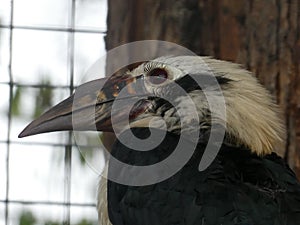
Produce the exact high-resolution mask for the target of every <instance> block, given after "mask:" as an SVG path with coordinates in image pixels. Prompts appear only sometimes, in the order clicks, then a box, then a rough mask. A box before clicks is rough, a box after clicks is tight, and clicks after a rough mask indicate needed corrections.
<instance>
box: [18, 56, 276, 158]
mask: <svg viewBox="0 0 300 225" xmlns="http://www.w3.org/2000/svg"><path fill="white" fill-rule="evenodd" d="M211 76H213V78H209V77H211ZM197 78H200V79H197ZM208 96H212V98H211V99H218V98H219V97H220V96H221V97H222V98H224V100H225V101H224V106H222V107H223V108H224V111H223V113H218V112H216V113H215V114H214V115H215V116H214V117H212V110H211V107H210V103H209V101H208ZM170 99H171V100H170ZM190 100H191V101H192V103H193V104H190V103H191V101H190ZM216 101H217V100H216ZM190 105H193V106H192V108H190ZM178 109H181V111H183V112H185V113H183V114H182V113H181V114H180V113H178ZM195 110H196V113H197V115H196V117H195V116H194V111H195ZM191 111H193V113H192V114H191V113H189V112H191ZM221 111H222V110H221ZM277 112H278V109H277V107H276V105H275V104H274V103H273V101H272V99H271V97H270V95H269V93H268V92H267V91H266V89H265V88H263V87H262V86H261V85H260V84H259V83H258V81H257V80H256V78H254V77H253V76H252V75H251V74H250V72H248V71H246V70H244V69H242V68H241V67H240V66H239V65H236V64H233V63H230V62H225V61H219V60H215V59H211V58H209V57H199V56H174V57H172V56H169V57H160V58H157V59H155V60H152V61H148V62H144V63H143V64H141V65H139V66H138V67H137V68H135V69H133V70H132V71H128V72H126V73H125V74H123V75H122V76H120V75H113V76H111V77H109V78H103V79H99V80H94V81H91V82H88V83H85V84H83V85H81V86H79V87H78V88H77V89H76V91H75V93H74V94H73V95H71V96H70V97H69V98H67V99H65V100H64V101H62V102H61V103H59V104H57V105H56V106H54V107H53V108H51V109H50V110H49V111H47V112H45V113H44V114H43V115H42V116H40V117H39V118H37V119H36V120H34V121H33V122H32V123H30V124H29V125H28V126H27V127H26V128H25V129H24V130H23V131H22V132H21V133H20V135H19V137H25V136H29V135H34V134H39V133H45V132H52V131H61V130H97V131H106V132H113V131H115V132H120V131H122V130H124V129H127V128H129V127H155V128H162V129H167V130H168V131H170V132H173V133H180V132H182V131H188V132H189V129H191V127H193V125H194V124H195V123H197V125H199V129H200V135H202V134H205V133H206V131H208V130H209V129H210V128H211V124H212V121H213V122H215V123H218V124H220V125H221V126H223V127H226V133H225V139H224V142H226V143H228V144H231V145H234V146H240V145H242V146H245V147H247V148H249V149H250V150H251V151H252V152H254V153H256V154H258V155H263V154H267V153H270V152H271V151H272V149H273V148H274V147H275V146H276V145H277V143H278V142H279V141H280V140H281V134H282V124H281V121H280V120H279V118H278V115H277ZM221 114H222V115H221ZM224 114H225V115H224ZM163 121H164V122H163ZM182 121H184V122H182ZM205 138H207V137H206V135H202V137H201V140H202V141H203V139H204V141H205Z"/></svg>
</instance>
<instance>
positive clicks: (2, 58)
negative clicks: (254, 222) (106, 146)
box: [0, 0, 107, 225]
mask: <svg viewBox="0 0 300 225" xmlns="http://www.w3.org/2000/svg"><path fill="white" fill-rule="evenodd" d="M106 15H107V2H106V1H105V0H100V1H99V0H78V1H72V0H63V1H61V0H39V1H36V0H28V1H23V0H13V1H11V0H1V2H0V24H1V25H0V96H1V101H0V127H1V129H0V224H1V225H2V224H3V225H4V224H5V225H7V224H22V225H35V224H47V225H51V224H53V225H54V224H63V223H65V224H78V225H79V224H81V225H88V224H97V222H96V221H97V213H96V210H95V203H96V190H97V186H98V176H99V174H98V173H97V172H96V171H94V170H92V169H91V168H90V167H89V166H88V165H87V164H86V163H85V161H84V160H83V157H82V155H81V153H80V152H79V151H78V150H77V146H76V145H75V144H74V141H73V138H72V135H71V134H69V133H67V132H61V133H53V134H45V135H41V136H35V137H29V138H25V139H18V133H20V131H21V130H22V129H23V128H24V127H25V126H26V125H27V124H28V123H29V122H30V121H31V120H33V119H34V118H36V117H37V116H38V115H40V114H41V113H42V112H43V111H45V110H46V109H48V108H49V107H50V106H52V105H53V104H55V103H57V102H59V101H60V100H62V99H64V98H65V97H67V96H69V95H70V93H72V92H73V89H74V88H76V86H77V85H78V84H79V82H80V81H81V78H82V76H83V74H84V73H85V72H86V71H87V70H88V69H89V67H90V66H91V65H92V64H93V63H94V62H95V61H96V60H97V59H98V58H99V57H100V56H101V55H103V54H105V44H104V35H105V33H106ZM102 75H103V73H102ZM99 76H100V75H99ZM89 143H90V144H91V142H89ZM87 148H88V147H87ZM82 152H83V151H82ZM87 153H88V154H90V155H92V154H93V151H92V150H91V151H87ZM86 157H88V156H86Z"/></svg>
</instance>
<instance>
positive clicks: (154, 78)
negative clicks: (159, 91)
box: [148, 68, 168, 84]
mask: <svg viewBox="0 0 300 225" xmlns="http://www.w3.org/2000/svg"><path fill="white" fill-rule="evenodd" d="M148 77H149V81H150V82H151V83H152V84H161V83H163V82H165V81H166V80H167V79H168V72H167V71H166V70H164V69H161V68H156V69H153V70H151V71H150V72H149V74H148Z"/></svg>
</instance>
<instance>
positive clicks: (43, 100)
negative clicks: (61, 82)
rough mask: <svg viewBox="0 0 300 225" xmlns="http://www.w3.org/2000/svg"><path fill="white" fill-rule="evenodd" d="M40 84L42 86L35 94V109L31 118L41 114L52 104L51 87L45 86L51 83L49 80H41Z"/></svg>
mask: <svg viewBox="0 0 300 225" xmlns="http://www.w3.org/2000/svg"><path fill="white" fill-rule="evenodd" d="M40 84H41V85H42V86H43V87H41V88H40V89H39V91H38V92H37V94H36V96H35V110H34V114H33V118H36V117H38V116H39V115H41V114H42V113H43V112H44V111H45V110H46V109H47V108H49V107H50V106H51V105H52V95H53V93H52V88H50V87H47V86H49V85H50V84H51V83H50V80H48V79H46V80H42V81H41V83H40Z"/></svg>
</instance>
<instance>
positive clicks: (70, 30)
mask: <svg viewBox="0 0 300 225" xmlns="http://www.w3.org/2000/svg"><path fill="white" fill-rule="evenodd" d="M69 1H70V2H69V7H70V8H69V9H68V12H70V13H69V18H68V25H67V26H66V27H60V26H57V27H55V26H47V25H42V26H37V25H30V24H29V25H18V24H15V23H14V17H15V11H14V5H15V0H10V4H9V8H7V9H5V10H7V11H9V15H10V16H9V23H8V24H5V22H4V23H2V22H0V35H1V31H7V32H8V35H9V38H8V40H9V43H8V45H9V48H8V49H9V51H8V76H9V80H8V82H6V81H1V82H0V85H1V86H2V87H4V86H6V87H8V88H9V101H8V109H7V130H6V134H5V136H6V137H3V140H0V145H1V146H5V149H3V148H2V149H1V151H6V154H5V155H6V156H5V157H6V158H5V160H4V161H5V167H4V168H5V179H3V180H2V181H1V183H2V184H4V183H5V185H4V186H5V194H4V195H3V196H5V197H4V199H2V198H0V205H2V206H4V207H3V208H4V213H3V216H4V218H2V222H1V221H0V224H5V225H8V224H14V223H17V222H16V220H14V221H13V220H12V219H11V215H10V214H11V205H22V206H23V207H25V209H26V207H27V206H28V207H39V208H43V206H58V207H61V208H60V209H61V210H63V213H62V214H63V218H62V223H63V224H72V222H71V213H70V212H71V208H72V207H81V208H80V209H82V207H86V208H95V203H94V202H91V203H86V202H84V203H80V202H79V203H76V202H75V203H74V202H72V201H71V184H72V182H71V181H72V157H73V156H72V153H73V149H74V147H75V144H74V141H73V140H72V133H71V132H69V133H68V134H67V142H66V143H52V142H47V141H42V142H39V143H36V142H31V141H29V142H28V141H27V142H24V141H23V140H12V138H11V135H12V133H11V132H12V126H13V123H12V121H13V115H12V113H13V107H14V105H13V104H14V102H13V101H14V98H15V94H16V93H15V90H16V88H30V89H42V88H48V89H51V90H68V92H69V94H72V93H73V91H74V89H75V88H76V85H75V82H74V51H75V35H76V34H84V33H88V34H95V35H99V34H102V35H104V34H105V33H106V29H98V28H93V29H90V28H78V27H77V26H76V24H75V19H76V12H77V10H78V9H77V8H76V1H77V2H78V1H87V0H69ZM91 2H92V3H93V0H91ZM92 3H91V4H92ZM37 10H38V9H37ZM100 16H101V15H100ZM103 16H106V15H103ZM105 19H106V18H105ZM0 20H1V18H0ZM19 30H30V31H37V32H63V33H67V45H68V46H67V53H66V54H67V63H68V66H67V67H68V68H69V69H68V73H67V74H66V76H68V78H67V79H68V84H67V85H58V84H51V83H46V84H35V83H34V84H26V83H22V82H20V81H15V77H14V74H13V63H12V62H13V48H14V42H13V38H14V35H17V34H16V31H19ZM0 37H1V36H0ZM0 41H1V38H0ZM100 41H103V42H104V40H101V39H99V42H100ZM0 44H1V43H0ZM49 48H51V46H49ZM0 51H1V49H0ZM0 76H1V75H0ZM27 122H29V121H27ZM20 131H21V130H20ZM13 144H14V145H18V146H26V145H27V146H34V145H38V146H46V147H59V148H64V156H63V157H64V159H63V162H64V163H63V175H62V176H63V180H64V184H63V194H62V195H63V199H62V201H57V200H45V201H43V200H16V199H12V198H11V197H10V190H11V189H12V188H22V187H12V186H11V185H12V184H11V179H12V177H11V176H12V174H11V171H10V169H11V162H12V158H11V157H12V156H11V151H12V145H13ZM2 155H4V154H2ZM2 155H1V156H2ZM28 163H31V162H28ZM20 176H22V175H20ZM1 190H2V189H1ZM0 210H1V207H0ZM94 210H95V209H94ZM95 212H96V210H95ZM0 215H1V212H0ZM33 221H34V219H33ZM33 221H32V223H30V221H29V222H28V221H27V224H25V223H24V222H23V223H22V222H18V223H20V224H24V225H30V224H42V222H41V221H35V223H34V222H33ZM57 223H60V221H59V222H56V224H57ZM46 224H51V223H49V222H48V223H46ZM52 224H55V222H53V223H52ZM73 224H74V222H73ZM82 224H84V223H82ZM86 224H90V223H87V222H86Z"/></svg>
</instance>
